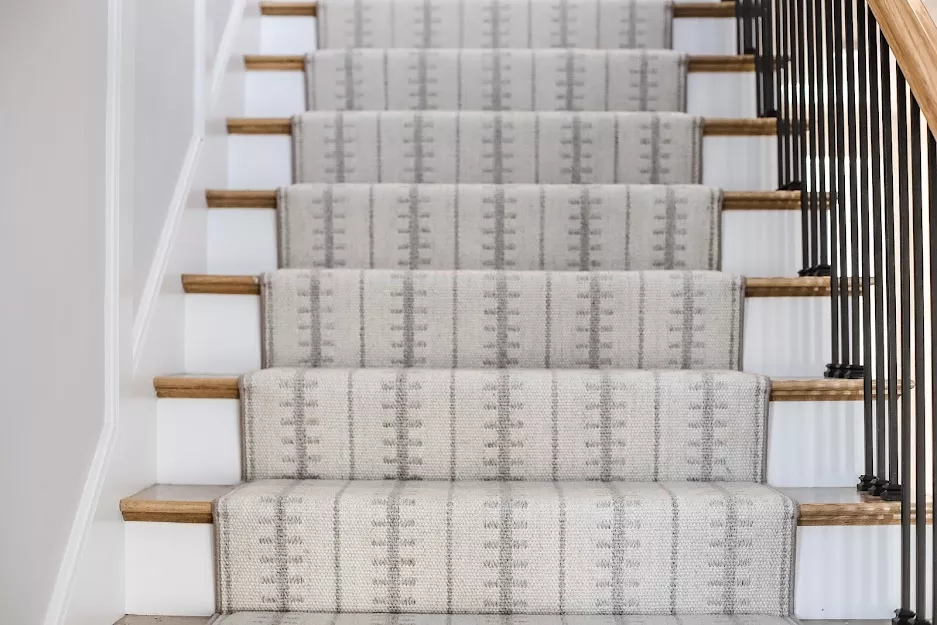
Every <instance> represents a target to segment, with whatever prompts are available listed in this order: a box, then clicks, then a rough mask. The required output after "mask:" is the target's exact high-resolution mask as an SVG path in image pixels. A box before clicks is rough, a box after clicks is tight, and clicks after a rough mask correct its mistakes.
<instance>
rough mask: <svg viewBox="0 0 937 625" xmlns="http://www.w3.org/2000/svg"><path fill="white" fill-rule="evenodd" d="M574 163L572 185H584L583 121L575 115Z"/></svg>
mask: <svg viewBox="0 0 937 625" xmlns="http://www.w3.org/2000/svg"><path fill="white" fill-rule="evenodd" d="M571 147H572V150H573V151H572V163H570V179H569V181H570V182H571V183H572V184H582V119H581V118H580V117H579V115H573V137H572V146H571Z"/></svg>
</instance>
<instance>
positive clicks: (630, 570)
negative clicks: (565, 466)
mask: <svg viewBox="0 0 937 625" xmlns="http://www.w3.org/2000/svg"><path fill="white" fill-rule="evenodd" d="M795 510H796V506H795V504H794V502H793V501H792V500H791V499H789V498H788V497H786V496H785V495H783V494H781V493H779V492H777V491H775V490H773V489H771V488H769V487H767V486H762V485H760V484H751V483H745V482H660V483H645V482H510V481H502V482H491V481H488V482H475V481H466V482H443V481H392V480H384V481H367V480H354V481H334V480H259V481H255V482H248V483H246V484H244V485H241V486H239V487H236V488H235V489H234V490H233V491H232V492H231V493H230V494H227V495H224V496H222V497H221V498H220V499H219V500H218V501H217V502H216V504H215V519H216V548H217V556H218V562H219V569H218V570H219V573H220V578H219V593H220V609H221V611H223V612H228V611H241V610H289V611H326V612H346V611H347V612H368V611H371V612H401V611H404V610H406V611H408V612H428V613H450V612H453V613H530V614H544V613H546V614H563V613H567V612H568V613H592V614H596V613H598V614H668V615H669V614H711V613H721V614H735V613H756V614H766V615H780V616H786V615H788V614H789V613H790V604H791V596H790V590H791V583H790V582H791V569H792V563H793V554H794V530H795V525H796V511H795Z"/></svg>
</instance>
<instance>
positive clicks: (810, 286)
mask: <svg viewBox="0 0 937 625" xmlns="http://www.w3.org/2000/svg"><path fill="white" fill-rule="evenodd" d="M182 288H183V291H184V292H185V293H187V294H191V295H196V294H200V295H260V277H259V276H256V275H218V274H192V273H188V274H182ZM829 295H830V279H829V278H828V277H814V276H804V277H797V278H746V284H745V296H746V297H829Z"/></svg>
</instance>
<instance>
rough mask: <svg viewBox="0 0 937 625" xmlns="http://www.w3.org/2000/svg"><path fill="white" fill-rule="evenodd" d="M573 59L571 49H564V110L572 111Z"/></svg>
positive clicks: (573, 88)
mask: <svg viewBox="0 0 937 625" xmlns="http://www.w3.org/2000/svg"><path fill="white" fill-rule="evenodd" d="M575 72H576V68H575V59H574V58H573V51H572V50H567V51H566V96H565V101H566V110H567V111H572V110H574V108H573V98H574V97H575V87H576V86H575V84H574V82H575V80H576V78H575Z"/></svg>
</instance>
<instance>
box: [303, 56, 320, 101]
mask: <svg viewBox="0 0 937 625" xmlns="http://www.w3.org/2000/svg"><path fill="white" fill-rule="evenodd" d="M316 78H317V75H316V55H315V54H307V55H306V102H307V103H308V105H309V110H310V111H315V110H317V109H318V108H319V107H318V106H317V105H316V91H318V88H317V85H316Z"/></svg>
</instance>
